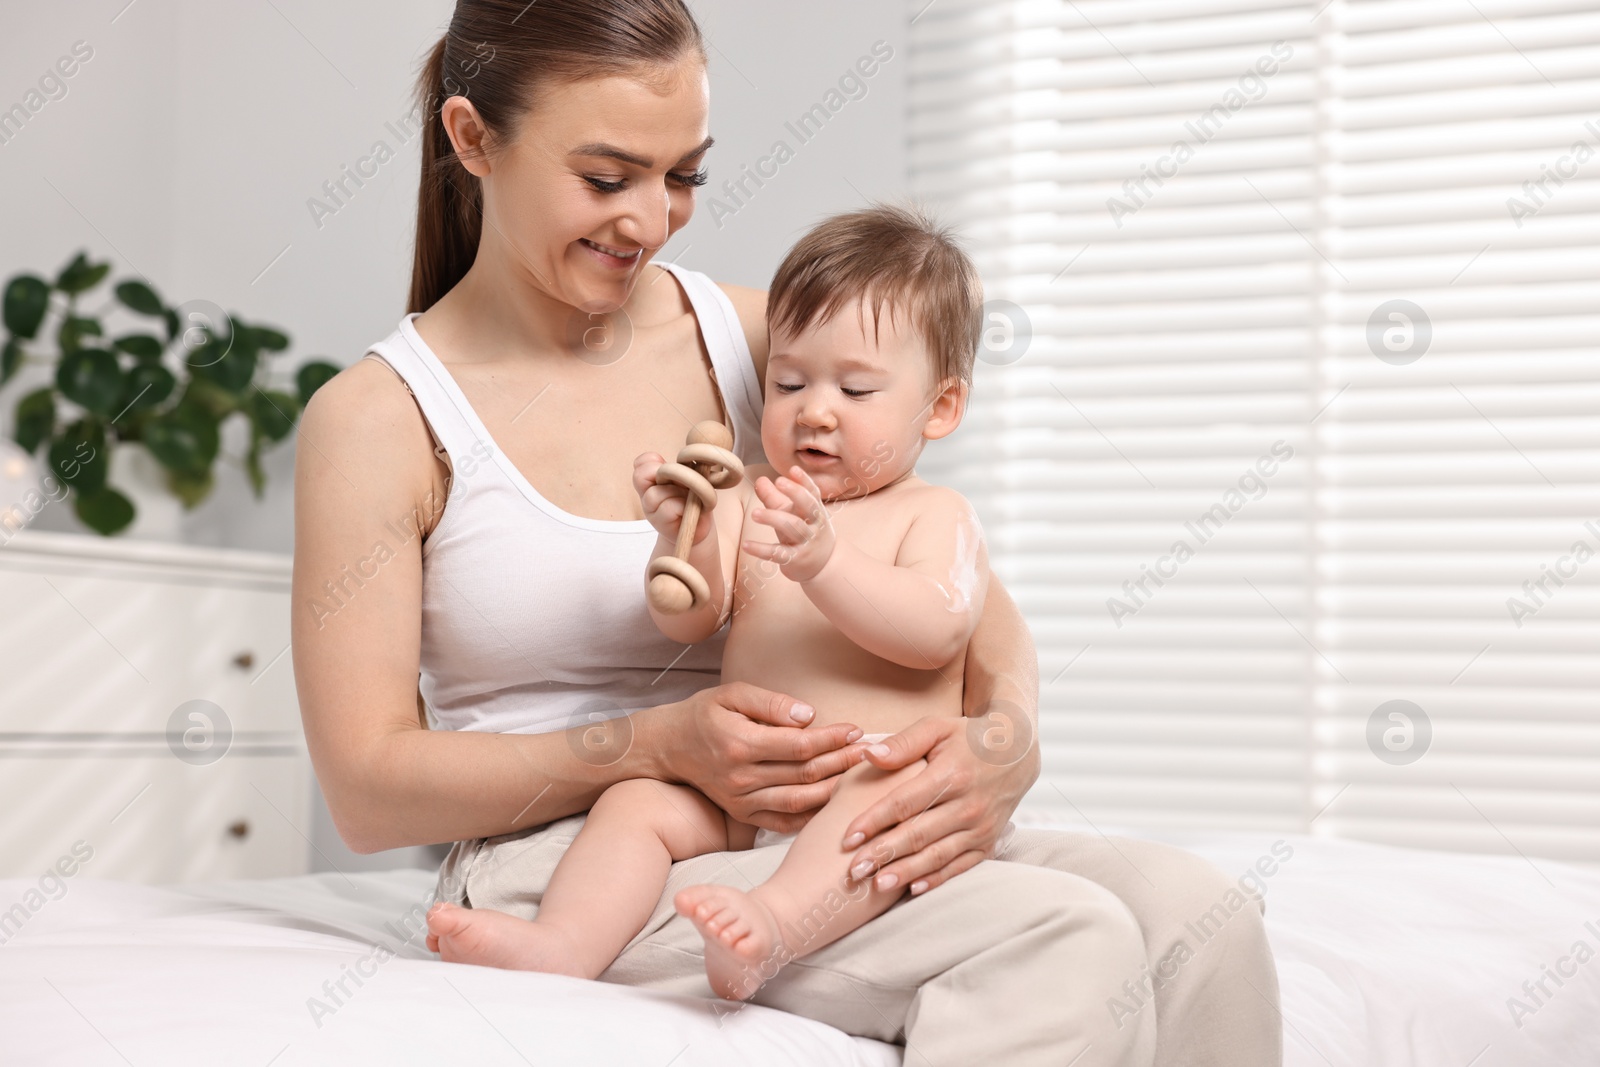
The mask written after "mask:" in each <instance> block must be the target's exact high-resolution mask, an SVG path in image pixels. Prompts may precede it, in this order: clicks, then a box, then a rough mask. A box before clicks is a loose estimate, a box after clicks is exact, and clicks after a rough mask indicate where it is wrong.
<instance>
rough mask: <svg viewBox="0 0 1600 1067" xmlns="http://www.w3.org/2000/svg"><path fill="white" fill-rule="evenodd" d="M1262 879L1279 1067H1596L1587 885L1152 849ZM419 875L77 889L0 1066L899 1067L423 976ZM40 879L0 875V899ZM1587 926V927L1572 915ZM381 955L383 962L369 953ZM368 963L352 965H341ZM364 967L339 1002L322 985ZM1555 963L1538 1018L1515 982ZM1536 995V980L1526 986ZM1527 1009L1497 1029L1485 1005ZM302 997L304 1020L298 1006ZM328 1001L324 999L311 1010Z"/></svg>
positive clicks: (1400, 860) (591, 1000)
mask: <svg viewBox="0 0 1600 1067" xmlns="http://www.w3.org/2000/svg"><path fill="white" fill-rule="evenodd" d="M1161 836H1162V839H1164V840H1169V841H1173V842H1174V843H1179V844H1183V845H1185V846H1186V847H1189V848H1192V849H1193V850H1194V851H1196V852H1199V853H1201V854H1202V855H1205V856H1206V857H1208V858H1209V859H1211V860H1212V861H1213V862H1215V863H1217V864H1218V865H1219V866H1221V867H1222V868H1223V869H1224V870H1226V871H1228V872H1230V873H1235V874H1239V873H1243V872H1244V871H1246V870H1248V869H1250V868H1251V867H1252V865H1254V864H1255V862H1256V860H1257V859H1258V858H1259V857H1261V856H1262V855H1264V854H1267V853H1268V852H1269V850H1270V847H1271V845H1272V843H1273V842H1274V841H1276V840H1279V839H1280V838H1281V839H1282V840H1285V841H1286V842H1287V844H1288V845H1289V846H1291V847H1292V848H1293V850H1294V854H1293V856H1292V858H1291V859H1289V860H1288V861H1286V862H1284V863H1282V864H1281V866H1279V868H1278V869H1277V871H1276V873H1275V874H1273V875H1272V876H1271V877H1270V878H1268V879H1266V883H1267V885H1268V893H1267V900H1268V909H1267V923H1268V927H1269V930H1270V932H1271V937H1272V943H1273V949H1274V953H1275V955H1276V956H1277V960H1278V970H1279V976H1280V980H1281V982H1282V992H1283V1012H1284V1016H1285V1035H1284V1049H1285V1063H1286V1064H1288V1065H1290V1067H1320V1065H1331V1067H1347V1065H1348V1067H1401V1065H1408V1067H1468V1065H1469V1064H1470V1065H1471V1067H1522V1065H1539V1067H1564V1065H1569V1064H1570V1065H1574V1067H1576V1065H1580V1064H1584V1065H1590V1064H1595V1063H1597V1062H1600V958H1596V959H1587V957H1586V958H1585V959H1586V962H1584V963H1582V964H1579V963H1577V962H1576V959H1575V958H1569V961H1568V962H1567V963H1562V962H1561V960H1562V958H1563V957H1571V954H1572V953H1573V950H1574V947H1575V945H1576V943H1578V942H1583V943H1585V944H1586V945H1587V946H1588V947H1589V949H1590V950H1594V951H1600V872H1595V871H1591V870H1586V869H1578V868H1574V867H1570V866H1565V865H1562V864H1558V863H1554V862H1548V861H1543V860H1538V861H1533V862H1531V863H1530V862H1529V861H1527V860H1524V859H1521V858H1517V857H1512V858H1500V857H1484V856H1465V855H1456V854H1447V853H1431V852H1421V851H1414V850H1403V849H1391V848H1385V847H1381V846H1375V845H1362V844H1353V843H1347V842H1337V841H1329V840H1323V839H1318V838H1310V837H1295V836H1288V837H1282V835H1267V836H1262V835H1247V834H1228V835H1189V836H1182V835H1161ZM432 880H433V878H432V874H431V872H427V871H415V870H402V871H389V872H382V873H376V874H374V873H368V874H352V875H350V876H349V877H345V876H343V875H339V874H321V875H311V876H306V877H301V878H286V879H275V880H261V881H243V882H219V883H213V884H203V885H191V886H183V887H170V888H154V887H145V886H135V885H128V884H122V883H116V882H103V881H94V880H92V879H86V878H83V877H81V876H80V877H78V878H74V879H71V880H69V881H68V882H67V886H68V889H67V892H66V894H65V895H64V896H62V897H61V898H60V899H58V900H49V901H47V902H46V903H45V904H43V906H41V907H39V908H38V909H37V911H35V912H34V913H33V914H32V915H31V916H30V917H29V918H28V919H27V920H26V922H25V923H24V924H23V925H22V927H21V929H20V930H17V931H16V932H15V933H14V934H12V935H11V936H10V938H9V940H8V941H7V942H6V943H5V944H3V945H0V1060H3V1062H4V1063H6V1064H71V1065H73V1067H92V1065H95V1064H101V1063H104V1064H129V1063H131V1064H191V1063H192V1064H223V1063H226V1064H245V1065H262V1067H265V1065H267V1064H273V1065H275V1067H290V1065H293V1064H310V1063H384V1064H411V1063H417V1064H429V1065H437V1064H441V1063H471V1064H474V1065H492V1064H515V1063H535V1064H546V1063H556V1064H640V1065H644V1067H667V1065H668V1064H674V1065H677V1067H685V1065H689V1064H739V1065H741V1067H744V1065H750V1064H757V1065H765V1064H807V1065H841V1067H843V1065H854V1064H860V1065H879V1064H898V1063H899V1062H900V1056H899V1054H898V1050H897V1049H895V1048H893V1047H891V1046H888V1045H884V1044H880V1043H878V1042H874V1041H868V1040H865V1039H857V1038H851V1037H848V1036H846V1035H844V1034H843V1033H840V1032H839V1031H837V1030H834V1029H832V1028H831V1027H828V1026H824V1025H822V1024H819V1023H814V1022H811V1021H810V1020H807V1019H802V1018H798V1017H795V1016H789V1015H785V1014H783V1013H780V1012H775V1011H770V1010H767V1009H764V1008H760V1007H746V1008H743V1009H740V1010H737V1011H734V1010H731V1009H732V1006H731V1005H724V1004H721V1003H720V1002H717V1003H714V1002H712V1001H700V1000H694V999H685V998H675V997H666V996H659V995H653V994H645V993H640V992H637V991H634V990H629V989H623V988H618V987H615V986H609V985H605V984H602V983H594V982H580V981H576V980H573V979H567V978H557V977H550V976H546V975H538V974H522V973H508V972H501V971H493V970H487V969H483V968H476V967H463V966H453V965H445V964H442V963H439V962H437V961H436V960H435V959H434V958H433V957H431V956H429V955H428V954H427V953H426V952H425V951H424V950H422V949H421V948H420V947H419V945H420V938H419V939H417V942H418V943H417V944H413V945H406V944H404V943H402V942H401V941H399V939H398V938H397V937H396V936H395V935H394V933H393V932H391V931H390V930H386V929H385V924H386V923H387V924H392V923H396V922H398V921H399V920H400V919H401V918H402V917H403V916H405V915H407V914H408V913H412V912H413V909H414V908H416V907H417V906H419V905H420V904H421V903H422V902H423V901H425V899H426V897H427V894H428V892H429V890H430V889H431V887H432ZM36 887H37V883H36V882H32V881H18V880H12V881H0V906H4V907H9V906H10V904H11V902H13V901H19V900H22V899H23V898H24V895H25V894H26V893H27V891H28V890H29V889H31V888H36ZM1586 924H1592V925H1586ZM380 944H381V945H387V946H389V947H391V948H398V949H399V952H398V953H397V954H396V956H395V957H394V958H393V959H387V960H384V959H382V958H381V957H382V954H381V953H377V952H376V951H375V949H374V947H373V946H374V945H380ZM363 960H365V961H366V962H365V963H362V962H361V961H363ZM358 964H360V969H361V970H364V971H366V972H368V974H370V977H363V978H362V980H361V981H362V984H361V985H360V986H359V987H358V986H357V985H356V984H355V982H354V980H352V979H347V980H346V989H347V990H349V991H350V995H349V996H348V997H345V996H340V997H339V1001H342V1003H336V1001H335V1000H334V999H333V997H332V996H331V995H330V994H329V992H328V991H327V990H326V989H325V988H324V983H325V982H330V983H331V982H337V981H338V980H339V979H340V977H341V976H342V975H344V974H346V973H347V969H352V968H356V967H357V965H358ZM1545 966H1549V967H1550V968H1552V969H1556V968H1559V969H1561V970H1563V971H1575V973H1574V974H1572V975H1571V976H1570V977H1563V978H1562V983H1563V984H1562V985H1560V986H1557V985H1556V984H1554V982H1553V981H1552V980H1550V979H1548V978H1546V979H1545V982H1546V986H1547V988H1548V989H1549V990H1550V991H1551V993H1552V996H1550V997H1549V998H1548V999H1546V998H1543V997H1541V998H1539V999H1540V1001H1541V1002H1540V1003H1535V1001H1534V1000H1532V999H1531V998H1530V996H1529V994H1528V993H1527V992H1525V991H1524V989H1523V983H1524V982H1525V981H1533V982H1536V981H1537V980H1539V979H1540V978H1541V977H1543V975H1542V972H1541V969H1542V968H1543V967H1545ZM1535 989H1537V987H1535ZM1512 997H1517V998H1520V999H1521V1000H1522V1001H1523V1002H1524V1003H1525V1004H1527V1005H1528V1006H1529V1007H1530V1008H1532V1009H1533V1010H1532V1011H1531V1013H1523V1014H1522V1017H1521V1019H1520V1022H1521V1026H1520V1027H1519V1026H1518V1025H1517V1023H1516V1021H1514V1020H1513V1018H1512V1013H1511V1010H1510V1008H1509V1007H1508V999H1509V998H1512ZM313 998H316V999H317V1000H320V1001H321V1003H322V1004H323V1005H324V1007H323V1009H320V1010H319V1011H318V1013H317V1015H316V1016H314V1014H313V1007H314V1005H312V1004H311V1003H310V1002H311V1001H312V1000H313ZM328 1009H331V1011H329V1010H328Z"/></svg>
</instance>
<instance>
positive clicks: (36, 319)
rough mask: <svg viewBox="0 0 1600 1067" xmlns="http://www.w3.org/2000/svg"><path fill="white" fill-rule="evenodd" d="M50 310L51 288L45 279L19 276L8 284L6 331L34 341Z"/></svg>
mask: <svg viewBox="0 0 1600 1067" xmlns="http://www.w3.org/2000/svg"><path fill="white" fill-rule="evenodd" d="M49 309H50V286H49V285H47V284H46V283H45V281H44V279H43V278H36V277H34V276H33V275H32V274H19V275H17V276H16V277H15V278H12V279H11V281H10V282H8V283H6V296H5V322H6V329H8V330H10V331H11V332H12V333H13V334H15V335H16V336H18V337H21V338H23V339H25V340H28V341H31V340H33V335H34V334H36V333H38V332H39V324H40V323H42V322H43V321H44V315H45V312H46V311H48V310H49Z"/></svg>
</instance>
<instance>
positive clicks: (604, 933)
mask: <svg viewBox="0 0 1600 1067" xmlns="http://www.w3.org/2000/svg"><path fill="white" fill-rule="evenodd" d="M727 836H728V835H727V820H726V818H725V817H724V815H723V813H722V810H721V809H720V808H718V807H717V806H716V805H715V804H713V803H711V801H709V800H707V799H706V798H705V797H704V796H702V795H701V794H700V793H699V792H698V791H696V790H694V789H689V788H687V787H685V786H678V785H667V784H665V783H662V782H657V781H654V780H651V779H637V780H630V781H625V782H618V783H617V784H616V785H614V786H612V787H611V788H609V789H607V790H606V791H605V792H604V793H602V794H600V799H599V800H597V801H595V805H594V807H593V808H592V809H590V811H589V817H588V818H587V819H586V820H584V824H583V829H582V830H580V831H579V832H578V836H577V837H576V838H575V839H574V840H573V842H572V844H571V845H570V846H568V848H567V851H566V854H565V855H563V856H562V857H561V862H560V864H558V865H557V867H556V869H555V873H554V874H552V875H551V876H550V886H549V888H548V889H546V890H545V894H544V898H543V899H542V900H541V901H540V903H539V914H538V915H536V916H535V917H534V919H533V920H532V921H531V922H530V921H528V920H526V919H518V918H516V917H515V916H512V915H506V914H504V913H503V912H498V911H490V910H488V909H485V908H460V907H457V906H455V905H454V904H446V903H442V902H441V903H439V904H436V905H434V907H433V908H432V909H431V910H430V911H429V912H428V947H429V948H430V949H432V950H433V951H435V952H437V953H439V954H440V955H441V956H443V957H444V959H445V960H447V961H449V962H451V963H476V964H482V965H483V966H487V967H506V968H510V969H513V970H520V971H543V972H545V973H547V974H569V975H572V976H574V977H577V978H597V977H599V975H600V972H601V971H604V970H605V969H606V968H607V967H609V966H611V961H612V960H614V959H616V958H617V954H618V953H619V952H621V951H622V949H623V948H624V947H625V946H626V945H627V943H628V941H629V940H630V939H632V937H633V936H634V935H635V934H637V933H638V932H639V931H640V930H641V929H643V927H644V924H645V920H646V919H648V918H649V917H650V912H651V911H652V910H653V909H654V908H655V905H656V902H657V901H658V900H660V899H661V890H662V888H663V887H664V886H665V885H666V884H667V872H668V870H670V869H671V867H672V864H673V862H674V861H676V860H683V859H688V858H690V857H691V856H701V855H704V854H706V853H708V852H720V851H723V850H724V849H726V848H727Z"/></svg>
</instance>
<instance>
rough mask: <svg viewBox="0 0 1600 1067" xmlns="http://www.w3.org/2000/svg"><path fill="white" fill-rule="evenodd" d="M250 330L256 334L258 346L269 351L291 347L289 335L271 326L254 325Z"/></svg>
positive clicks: (280, 350)
mask: <svg viewBox="0 0 1600 1067" xmlns="http://www.w3.org/2000/svg"><path fill="white" fill-rule="evenodd" d="M250 332H252V333H254V334H255V335H256V346H257V347H258V348H264V349H266V350H267V351H268V352H282V351H283V350H284V349H286V348H288V347H289V335H288V334H286V333H283V332H281V331H279V330H274V329H273V328H272V327H270V326H252V327H250Z"/></svg>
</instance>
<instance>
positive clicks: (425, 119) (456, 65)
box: [406, 0, 705, 312]
mask: <svg viewBox="0 0 1600 1067" xmlns="http://www.w3.org/2000/svg"><path fill="white" fill-rule="evenodd" d="M685 55H698V56H699V57H700V58H701V59H702V60H703V59H704V58H705V46H704V44H703V43H702V40H701V37H700V28H699V26H697V25H696V24H695V21H694V16H693V15H692V14H690V12H689V9H688V7H687V6H685V4H684V3H683V0H536V2H535V3H531V4H530V3H528V2H527V0H457V2H456V7H455V12H454V14H452V15H451V17H450V26H449V28H448V29H447V30H445V33H444V36H443V37H441V38H440V39H439V43H438V44H436V45H434V47H433V51H432V52H431V53H430V54H429V56H428V59H427V62H426V63H425V64H424V66H423V70H422V75H421V77H420V78H419V79H418V80H417V104H418V108H419V114H420V115H421V118H422V123H423V136H422V183H421V186H420V188H419V189H418V191H417V245H416V258H415V260H414V261H413V264H412V268H411V295H410V297H409V298H408V299H407V301H406V310H407V312H413V311H426V310H428V308H430V307H432V306H433V305H434V303H435V302H437V301H438V299H439V298H440V297H442V296H444V294H445V293H448V292H449V291H450V290H451V289H452V288H453V287H454V286H455V284H456V283H457V282H459V281H460V280H461V279H462V278H463V277H465V276H466V273H467V269H468V268H469V267H471V266H472V261H473V259H474V258H475V257H476V256H477V254H478V241H479V239H480V238H481V237H482V235H483V190H482V188H481V187H480V185H479V180H478V178H477V177H475V176H474V175H473V174H472V173H471V172H469V171H468V170H467V168H466V167H464V166H463V165H462V163H461V160H460V159H458V158H457V157H456V153H455V149H454V148H453V147H452V146H451V144H450V137H449V135H448V134H446V133H445V129H444V122H443V120H441V119H440V118H439V109H440V108H441V107H442V106H443V105H444V102H445V101H446V100H448V99H449V98H450V97H452V96H464V97H466V98H468V99H469V100H471V101H472V103H473V106H474V107H476V108H477V109H478V114H479V115H480V116H482V118H483V122H484V125H485V126H486V127H487V128H488V132H487V134H486V136H485V138H484V151H485V152H486V153H492V152H494V151H496V150H497V149H498V148H499V147H500V146H501V145H502V144H503V143H504V141H505V140H506V139H508V138H511V137H514V136H515V134H516V131H517V129H518V127H519V125H520V123H521V121H522V118H523V116H524V115H525V114H526V112H527V109H528V108H529V106H530V105H531V104H532V102H533V101H534V99H535V94H536V92H537V91H538V89H539V88H540V87H541V86H542V85H544V84H545V83H547V82H548V81H551V80H555V79H576V78H590V77H599V76H604V75H608V74H626V73H630V72H633V71H636V70H638V69H639V68H641V67H644V68H649V67H661V66H666V65H669V64H672V63H675V62H677V61H678V60H679V59H681V58H683V57H684V56H685Z"/></svg>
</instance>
